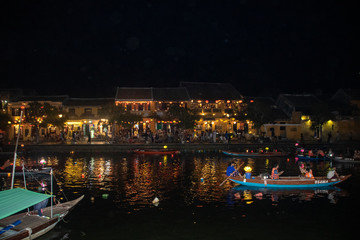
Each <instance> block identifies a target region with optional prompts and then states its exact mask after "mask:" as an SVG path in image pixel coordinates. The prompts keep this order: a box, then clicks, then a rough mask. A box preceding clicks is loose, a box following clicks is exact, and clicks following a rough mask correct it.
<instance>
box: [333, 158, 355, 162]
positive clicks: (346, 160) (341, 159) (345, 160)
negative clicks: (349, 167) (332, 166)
mask: <svg viewBox="0 0 360 240" xmlns="http://www.w3.org/2000/svg"><path fill="white" fill-rule="evenodd" d="M331 159H332V160H333V161H335V162H341V163H360V160H355V159H354V158H347V157H333V158H331Z"/></svg>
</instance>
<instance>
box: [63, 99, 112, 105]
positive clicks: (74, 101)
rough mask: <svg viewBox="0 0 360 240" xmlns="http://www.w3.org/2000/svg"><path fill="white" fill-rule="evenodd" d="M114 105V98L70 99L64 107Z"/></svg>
mask: <svg viewBox="0 0 360 240" xmlns="http://www.w3.org/2000/svg"><path fill="white" fill-rule="evenodd" d="M110 103H114V99H113V98H68V99H67V100H65V101H64V106H103V105H106V104H110Z"/></svg>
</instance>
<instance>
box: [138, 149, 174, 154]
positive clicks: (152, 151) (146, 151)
mask: <svg viewBox="0 0 360 240" xmlns="http://www.w3.org/2000/svg"><path fill="white" fill-rule="evenodd" d="M133 152H134V153H136V154H153V155H167V154H179V153H180V151H179V150H166V149H141V150H140V149H135V150H133Z"/></svg>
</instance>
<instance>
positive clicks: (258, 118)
mask: <svg viewBox="0 0 360 240" xmlns="http://www.w3.org/2000/svg"><path fill="white" fill-rule="evenodd" d="M236 119H237V120H240V121H246V120H250V121H252V122H253V127H254V128H255V129H257V131H259V130H260V128H261V126H262V125H264V124H266V123H269V122H273V121H274V120H275V119H276V116H275V115H274V112H273V110H272V109H271V106H269V105H268V104H266V103H264V102H261V101H255V102H250V103H249V104H248V105H247V108H245V109H244V110H242V111H240V112H238V113H237V117H236Z"/></svg>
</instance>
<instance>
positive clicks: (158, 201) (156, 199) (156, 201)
mask: <svg viewBox="0 0 360 240" xmlns="http://www.w3.org/2000/svg"><path fill="white" fill-rule="evenodd" d="M152 203H153V204H154V205H155V206H156V207H157V206H158V205H159V203H160V200H159V199H158V198H157V197H155V198H154V200H153V201H152Z"/></svg>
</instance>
